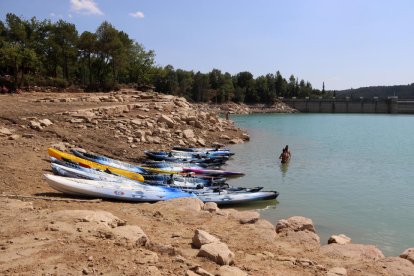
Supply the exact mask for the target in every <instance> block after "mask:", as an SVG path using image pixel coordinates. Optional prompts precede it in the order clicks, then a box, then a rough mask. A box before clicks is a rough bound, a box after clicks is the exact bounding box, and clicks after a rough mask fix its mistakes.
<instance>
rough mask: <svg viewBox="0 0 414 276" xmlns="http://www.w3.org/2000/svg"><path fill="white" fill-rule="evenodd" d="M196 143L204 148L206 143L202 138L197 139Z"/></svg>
mask: <svg viewBox="0 0 414 276" xmlns="http://www.w3.org/2000/svg"><path fill="white" fill-rule="evenodd" d="M197 143H198V144H199V145H200V146H202V147H205V146H206V141H205V140H204V139H203V138H198V139H197Z"/></svg>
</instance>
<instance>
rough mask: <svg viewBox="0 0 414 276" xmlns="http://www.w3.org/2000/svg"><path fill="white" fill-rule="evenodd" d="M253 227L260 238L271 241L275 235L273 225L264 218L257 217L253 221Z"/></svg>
mask: <svg viewBox="0 0 414 276" xmlns="http://www.w3.org/2000/svg"><path fill="white" fill-rule="evenodd" d="M254 227H255V228H257V231H258V237H260V238H261V239H262V240H268V241H269V242H272V241H273V239H274V238H275V237H276V236H277V234H276V231H275V226H274V225H273V224H271V223H270V222H269V221H267V220H265V219H259V220H258V221H256V222H255V223H254Z"/></svg>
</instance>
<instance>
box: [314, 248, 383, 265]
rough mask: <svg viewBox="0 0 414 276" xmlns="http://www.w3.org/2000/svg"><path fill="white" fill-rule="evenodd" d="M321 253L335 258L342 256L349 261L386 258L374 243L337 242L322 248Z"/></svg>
mask: <svg viewBox="0 0 414 276" xmlns="http://www.w3.org/2000/svg"><path fill="white" fill-rule="evenodd" d="M320 252H321V254H323V255H325V256H327V257H330V258H333V257H336V258H341V259H342V260H343V261H344V264H345V263H346V262H345V260H346V261H348V262H349V263H353V262H361V261H363V260H378V259H382V258H384V254H382V252H381V250H379V249H378V248H377V247H375V246H373V245H365V244H352V243H349V244H337V243H331V244H328V245H324V246H322V247H321V248H320Z"/></svg>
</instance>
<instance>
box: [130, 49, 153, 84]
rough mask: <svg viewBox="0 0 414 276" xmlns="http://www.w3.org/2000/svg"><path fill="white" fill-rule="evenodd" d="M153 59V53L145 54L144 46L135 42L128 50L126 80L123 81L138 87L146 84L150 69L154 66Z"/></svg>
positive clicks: (148, 79)
mask: <svg viewBox="0 0 414 276" xmlns="http://www.w3.org/2000/svg"><path fill="white" fill-rule="evenodd" d="M154 57H155V54H154V51H148V52H147V51H145V49H144V46H142V45H141V44H139V43H136V42H135V43H134V44H133V45H132V46H131V48H130V50H129V54H128V60H129V62H128V66H127V71H128V78H127V79H125V81H127V82H129V83H131V82H132V83H137V84H138V85H142V84H148V83H149V81H150V72H151V68H152V67H153V66H154Z"/></svg>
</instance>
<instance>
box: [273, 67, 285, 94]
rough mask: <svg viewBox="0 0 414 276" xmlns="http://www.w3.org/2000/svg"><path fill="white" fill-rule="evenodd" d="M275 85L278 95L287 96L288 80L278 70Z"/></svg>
mask: <svg viewBox="0 0 414 276" xmlns="http://www.w3.org/2000/svg"><path fill="white" fill-rule="evenodd" d="M275 86H276V95H278V96H280V97H286V96H287V82H286V80H285V79H284V78H283V77H282V75H281V74H280V72H279V71H277V72H276V80H275Z"/></svg>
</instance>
